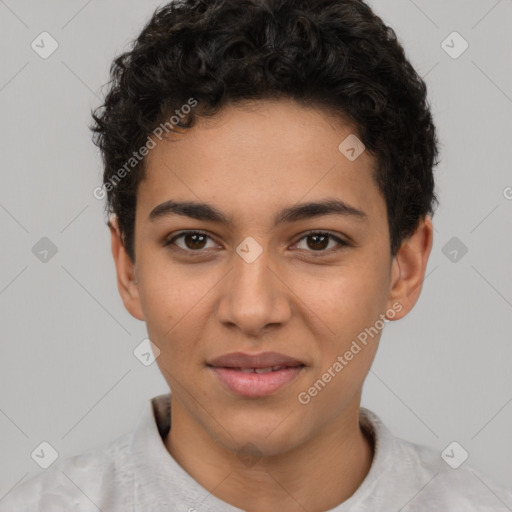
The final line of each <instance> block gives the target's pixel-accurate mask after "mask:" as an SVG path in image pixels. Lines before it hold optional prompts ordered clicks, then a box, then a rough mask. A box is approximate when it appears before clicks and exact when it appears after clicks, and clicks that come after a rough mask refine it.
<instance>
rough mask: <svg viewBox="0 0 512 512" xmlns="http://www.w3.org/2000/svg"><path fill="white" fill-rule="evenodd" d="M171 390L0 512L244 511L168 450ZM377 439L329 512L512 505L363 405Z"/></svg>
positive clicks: (510, 496) (23, 488)
mask: <svg viewBox="0 0 512 512" xmlns="http://www.w3.org/2000/svg"><path fill="white" fill-rule="evenodd" d="M169 399H170V394H165V395H159V396H157V397H154V398H153V399H151V400H148V402H147V404H146V407H145V409H144V412H143V414H142V415H141V417H140V419H139V420H138V422H137V425H136V427H135V429H134V431H133V432H130V433H127V434H124V435H123V436H120V437H118V438H117V439H116V440H114V441H112V442H111V443H108V444H106V445H103V446H101V447H99V448H95V449H92V450H89V451H87V452H84V453H82V454H80V455H75V456H72V457H69V458H67V459H64V460H61V461H58V460H57V461H56V462H55V463H54V464H53V465H52V466H50V467H49V468H48V469H46V470H45V471H44V472H43V473H41V474H38V475H37V476H35V477H34V478H32V479H31V480H29V481H27V482H24V483H22V484H20V485H19V486H17V487H16V488H14V489H13V490H11V491H10V492H9V493H8V494H7V495H6V496H5V497H4V498H3V499H1V500H0V512H36V511H38V512H57V511H59V512H62V511H65V512H75V511H76V512H98V511H102V512H130V511H137V512H169V511H180V512H195V511H196V512H241V509H239V508H235V507H233V506H231V505H228V504H227V503H226V502H224V501H222V500H220V499H218V498H217V497H215V496H214V495H213V494H211V493H210V492H208V491H207V490H206V489H205V488H203V487H202V486H201V485H200V484H199V483H198V482H196V481H195V480H194V479H193V478H192V477H191V476H190V475H189V474H188V473H187V472H186V471H185V470H184V469H183V468H182V467H181V466H180V465H179V464H178V463H177V462H176V461H175V460H174V458H173V457H172V456H171V455H170V454H169V452H168V451H167V449H166V447H165V445H164V442H163V439H164V438H165V436H166V434H167V432H168V431H169V428H170V400H169ZM360 424H361V427H362V428H364V429H365V431H366V432H368V433H369V434H370V435H371V436H372V437H373V439H374V448H375V454H374V458H373V461H372V465H371V468H370V471H369V473H368V475H367V476H366V478H365V479H364V481H363V482H362V484H361V485H360V486H359V488H358V489H357V491H356V492H355V493H354V494H353V495H352V496H351V497H350V498H349V499H348V500H346V501H345V502H343V503H342V504H340V505H338V506H337V507H335V508H333V509H331V511H330V512H348V511H350V512H363V511H364V512H379V511H383V512H391V511H393V512H398V511H402V512H412V511H417V512H423V511H429V512H430V511H436V512H459V511H460V512H472V511H475V512H476V511H478V512H486V511H489V512H491V511H492V512H500V511H503V512H506V511H508V512H510V511H512V492H510V491H508V490H505V489H502V488H498V487H497V486H496V485H494V484H493V483H492V482H491V481H489V479H487V478H485V477H484V476H483V475H481V474H480V473H479V472H478V471H474V470H473V469H471V468H470V467H468V466H467V464H466V463H464V464H463V465H461V466H460V467H459V468H458V469H452V468H451V467H450V466H449V465H448V464H447V463H446V462H445V461H444V460H443V459H442V458H441V455H440V454H439V453H438V452H436V451H435V450H432V449H430V448H427V447H423V446H419V445H415V444H412V443H409V442H407V441H403V440H401V439H398V438H395V437H393V435H392V434H391V433H390V431H389V430H388V429H387V428H386V427H385V426H384V425H383V424H382V422H381V421H380V420H379V418H378V417H377V416H376V415H375V414H374V413H372V412H371V411H369V410H368V409H365V408H361V410H360Z"/></svg>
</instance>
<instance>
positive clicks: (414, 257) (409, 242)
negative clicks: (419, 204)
mask: <svg viewBox="0 0 512 512" xmlns="http://www.w3.org/2000/svg"><path fill="white" fill-rule="evenodd" d="M433 231H434V229H433V226H432V220H431V218H430V217H429V216H428V215H427V216H425V218H424V219H422V220H421V221H420V223H419V225H418V227H417V229H416V231H415V232H414V233H413V234H412V235H411V236H410V237H409V238H407V239H406V240H404V241H403V243H402V246H401V247H400V249H399V250H398V252H397V254H396V256H395V258H394V259H393V261H392V264H391V288H390V293H389V298H388V307H389V308H392V307H393V304H395V305H396V304H400V305H401V308H400V310H399V312H397V314H396V315H395V316H394V317H393V318H390V320H398V319H399V318H403V317H404V316H405V315H406V314H407V313H409V311H411V309H412V308H413V307H414V305H415V304H416V302H417V301H418V298H419V296H420V293H421V289H422V285H423V280H424V279H425V270H426V268H427V263H428V258H429V256H430V251H431V249H432V242H433ZM395 309H397V308H395Z"/></svg>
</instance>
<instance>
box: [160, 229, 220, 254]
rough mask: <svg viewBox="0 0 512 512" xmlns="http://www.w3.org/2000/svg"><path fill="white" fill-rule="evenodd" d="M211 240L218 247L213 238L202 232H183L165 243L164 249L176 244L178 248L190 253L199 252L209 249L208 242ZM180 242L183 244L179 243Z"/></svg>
mask: <svg viewBox="0 0 512 512" xmlns="http://www.w3.org/2000/svg"><path fill="white" fill-rule="evenodd" d="M208 239H210V241H211V242H212V244H213V245H212V246H210V247H216V244H215V243H214V242H213V240H212V239H211V237H210V236H209V235H207V234H206V233H203V232H202V231H182V232H181V233H178V234H177V235H176V236H174V237H172V238H171V239H169V240H166V241H165V242H164V247H167V246H169V245H172V244H175V245H176V246H177V247H179V248H180V249H182V250H184V251H188V252H199V251H201V250H202V249H208V248H209V247H208V246H207V240H208ZM178 240H180V241H181V243H177V241H178Z"/></svg>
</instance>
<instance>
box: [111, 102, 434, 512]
mask: <svg viewBox="0 0 512 512" xmlns="http://www.w3.org/2000/svg"><path fill="white" fill-rule="evenodd" d="M351 133H356V132H355V130H354V129H353V128H352V127H351V126H350V125H349V124H347V123H345V122H344V121H343V120H341V119H340V118H338V117H336V118H335V117H332V116H329V115H326V113H325V112H322V111H320V110H315V109H312V108H306V107H303V106H301V105H299V104H297V103H295V102H293V101H290V100H272V101H270V100H265V101H262V100H259V101H257V102H253V103H252V104H251V105H248V106H245V107H241V106H238V107H235V106H228V107H225V108H224V109H223V110H222V111H221V112H220V113H219V114H217V115H216V116H215V117H214V118H211V119H209V120H205V119H200V120H198V123H197V124H196V125H195V126H194V127H193V128H192V129H190V130H189V131H187V132H185V133H183V134H179V135H174V136H173V139H172V140H163V141H157V145H156V147H155V148H154V149H153V150H152V151H151V152H150V154H149V155H148V156H147V160H146V165H147V167H146V168H147V176H146V179H145V180H144V181H143V182H141V184H140V186H139V189H138V192H137V210H136V228H135V254H136V264H134V263H133V262H132V261H131V260H130V258H129V257H128V255H127V253H126V251H125V248H124V247H123V244H122V242H121V238H120V234H119V231H118V228H117V224H116V222H115V219H114V220H113V222H112V223H111V224H110V229H111V235H112V253H113V256H114V261H115V264H116V270H117V281H118V288H119V292H120V294H121V297H122V299H123V302H124V304H125V307H126V309H127V310H128V311H129V312H130V313H131V314H132V315H133V316H134V317H135V318H137V319H139V320H142V321H145V322H146V324H147V329H148V335H149V337H150V339H151V340H152V341H153V343H154V344H155V345H156V346H157V347H158V348H159V350H160V356H159V357H158V359H157V363H158V365H159V368H160V370H161V371H162V374H163V376H164V378H165V379H166V381H167V383H168V384H169V387H170V389H171V392H172V402H171V410H172V413H171V414H172V417H171V422H172V428H171V431H170V433H169V435H168V436H167V438H166V439H165V445H166V447H167V449H168V451H169V453H170V454H172V456H173V457H174V458H175V459H176V460H177V462H178V463H179V464H180V465H181V466H182V467H183V468H184V469H185V470H186V471H187V472H188V473H189V474H190V475H192V476H193V477H194V478H195V479H196V481H197V482H199V483H200V484H201V485H202V486H203V487H205V488H206V489H208V490H209V491H210V492H212V494H214V495H215V496H217V497H219V498H220V499H222V500H224V501H226V502H228V503H230V504H232V505H234V506H236V507H239V508H241V509H244V510H247V511H266V512H269V511H270V512H272V511H276V512H278V511H279V512H283V511H296V510H297V511H298V510H301V511H303V510H308V511H311V512H313V511H322V510H327V509H329V508H332V507H335V506H336V505H338V504H339V503H341V502H343V501H345V500H346V499H348V498H349V497H350V496H351V495H352V494H353V493H354V492H355V491H356V490H357V488H358V487H359V486H360V484H361V483H362V481H363V480H364V478H365V477H366V475H367V473H368V471H369V469H370V466H371V461H372V457H373V447H372V443H371V440H369V439H367V437H366V436H365V435H364V433H363V432H362V431H361V429H360V427H359V421H358V417H359V416H358V415H359V406H360V399H361V391H362V386H363V382H364V380H365V378H366V376H367V374H368V372H369V370H370V366H371V364H372V361H373V359H374V356H375V353H376V350H377V346H378V342H379V339H380V334H381V331H379V334H378V335H376V336H375V337H373V338H370V340H369V342H368V344H367V345H366V346H365V347H364V348H363V349H362V350H361V351H360V352H359V353H358V354H357V355H355V356H354V358H353V359H352V360H351V361H349V362H348V364H347V365H346V366H345V367H344V368H343V370H342V371H341V372H339V373H336V376H335V377H334V378H332V379H331V381H330V382H329V383H328V384H327V385H326V386H325V387H324V388H323V389H322V390H321V391H320V392H319V393H318V394H317V395H316V396H315V397H313V398H311V400H310V402H309V403H308V404H306V405H303V404H302V403H300V402H299V401H298V398H297V397H298V394H299V393H300V392H303V391H307V390H308V389H309V388H310V387H311V386H312V384H313V383H314V382H315V381H317V380H318V379H319V378H320V377H321V376H322V374H324V373H325V372H326V371H327V370H328V369H329V367H332V366H333V364H334V362H335V361H336V360H337V357H338V356H339V355H343V354H344V353H345V352H346V351H347V350H348V349H349V347H350V345H351V343H352V341H353V340H355V339H356V338H357V335H358V334H359V333H360V332H362V331H364V329H365V328H368V327H370V326H373V325H375V322H376V320H378V319H379V315H381V314H383V315H387V316H388V317H390V316H392V315H390V314H389V311H390V310H392V309H393V305H395V309H396V308H397V305H399V307H400V308H401V309H400V311H399V312H396V311H394V312H395V315H394V317H393V318H392V319H393V320H397V319H399V318H402V317H403V316H405V315H406V314H407V313H408V312H409V311H410V310H411V309H412V307H413V306H414V304H415V303H416V301H417V299H418V297H419V295H420V291H421V287H422V281H423V279H424V275H425V268H426V265H427V260H428V257H429V254H430V250H431V247H432V231H433V228H432V222H431V219H430V218H429V217H428V216H427V217H425V218H424V219H422V220H421V222H420V223H419V226H418V228H417V230H416V231H415V233H414V234H413V235H412V236H411V237H410V238H408V239H407V240H406V241H404V243H403V244H402V247H401V248H400V250H399V252H398V253H397V255H396V256H395V257H394V258H392V257H391V254H390V248H389V247H390V240H389V231H388V225H387V214H386V204H385V200H384V197H383V196H382V194H381V193H380V191H379V189H378V187H377V185H376V183H375V182H374V179H373V178H372V174H371V172H372V168H373V166H375V160H374V158H373V157H372V156H371V155H370V154H369V152H368V151H365V152H363V153H362V154H361V155H360V156H359V157H358V158H357V159H356V160H355V161H353V162H351V161H349V160H348V159H347V158H346V157H345V156H344V155H343V154H342V153H341V152H340V151H339V150H338V145H339V144H340V143H341V142H342V141H343V140H344V139H345V138H346V137H347V136H348V135H349V134H351ZM326 198H330V199H339V200H342V201H344V202H345V203H347V204H349V205H351V206H353V207H354V208H357V209H359V210H362V211H363V212H364V213H365V214H366V217H365V218H364V219H359V218H355V217H353V216H348V215H345V216H340V215H332V214H330V215H323V216H319V217H313V218H307V219H302V220H299V221H295V222H288V223H284V224H281V225H278V226H274V222H273V219H274V215H276V213H277V212H278V211H280V210H281V209H282V208H284V207H287V206H293V205H296V204H297V203H305V202H310V201H321V200H325V199H326ZM169 199H173V200H175V201H198V202H207V203H209V204H211V205H213V206H215V207H216V208H217V209H219V210H221V211H222V212H223V213H224V214H225V215H226V216H228V217H230V218H231V219H232V224H231V225H229V226H224V225H222V224H218V223H215V222H212V221H203V220H196V219H192V218H189V217H186V216H182V215H169V216H166V217H161V218H159V219H157V220H155V221H153V222H152V221H150V220H149V219H148V216H149V214H150V212H151V211H152V209H153V208H155V207H156V206H158V205H159V204H161V203H163V202H165V201H167V200H169ZM181 230H201V231H204V232H206V234H207V235H209V237H210V238H202V239H199V241H195V240H194V239H193V238H190V237H188V238H187V237H181V239H178V240H176V241H175V242H174V245H170V246H167V247H165V246H164V242H165V240H166V239H170V238H172V236H174V235H176V234H178V233H179V232H180V231H181ZM309 230H315V231H325V230H327V231H330V232H331V233H332V234H334V235H335V236H339V237H340V238H341V239H343V240H346V241H351V243H352V245H351V246H340V245H339V244H338V243H337V242H336V241H335V240H333V239H326V241H325V242H322V243H323V245H322V243H319V242H318V241H315V240H312V239H311V237H309V238H307V237H306V238H304V237H305V234H304V233H305V232H307V231H309ZM248 236H251V237H253V238H254V239H255V240H256V241H257V242H258V244H259V245H260V246H261V248H262V250H263V252H262V254H261V255H260V256H259V257H258V258H257V259H256V260H255V261H253V262H252V263H247V262H246V261H244V260H243V259H242V258H241V257H240V256H239V255H238V254H237V252H236V248H237V247H238V246H239V244H240V243H241V242H242V241H243V240H244V239H245V238H246V237H248ZM315 244H316V245H315ZM180 247H181V251H180V249H179V248H180ZM187 251H188V252H187ZM194 251H195V253H197V252H199V253H200V256H195V257H194V256H193V255H192V256H191V255H190V254H191V253H192V252H194ZM195 253H194V254H195ZM380 318H382V317H380ZM389 319H390V320H391V318H389ZM234 351H242V352H248V353H260V352H266V351H275V352H280V353H283V354H285V355H288V356H291V357H294V358H297V359H300V360H302V361H303V362H304V363H305V364H306V368H305V369H304V370H303V371H302V372H301V373H300V374H299V376H298V377H297V378H296V379H295V380H294V381H292V382H291V383H289V384H287V385H286V386H285V387H284V388H281V389H280V390H278V391H277V392H276V393H275V394H273V395H271V396H267V397H262V398H246V397H245V398H244V397H240V396H236V395H234V394H232V393H231V392H229V391H228V390H226V389H225V388H224V387H223V386H222V385H221V383H220V382H219V381H218V380H217V378H216V377H215V375H213V373H212V372H211V370H210V369H209V368H208V367H207V366H206V361H209V360H211V359H212V358H214V357H217V356H219V355H222V354H226V353H230V352H234ZM198 506H199V504H198Z"/></svg>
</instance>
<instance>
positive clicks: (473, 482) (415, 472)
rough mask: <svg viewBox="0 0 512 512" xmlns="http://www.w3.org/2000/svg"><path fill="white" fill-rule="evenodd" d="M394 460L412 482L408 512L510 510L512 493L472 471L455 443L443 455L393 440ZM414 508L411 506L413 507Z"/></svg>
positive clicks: (430, 449) (425, 447) (400, 440)
mask: <svg viewBox="0 0 512 512" xmlns="http://www.w3.org/2000/svg"><path fill="white" fill-rule="evenodd" d="M396 447H397V455H398V459H397V460H403V470H404V474H409V475H410V479H411V481H412V482H413V484H414V485H413V487H412V490H414V491H415V493H411V510H440V509H441V508H443V509H445V510H465V511H467V512H471V511H477V510H478V511H489V512H490V511H493V512H498V511H507V510H508V511H509V510H510V507H512V491H510V490H508V489H505V488H503V487H500V486H498V485H497V484H496V483H495V482H493V481H492V480H491V479H490V478H489V477H487V476H486V475H484V474H483V473H481V472H480V471H479V470H477V469H475V468H474V467H472V466H471V464H470V463H468V461H467V460H465V459H466V454H467V452H465V451H463V450H464V449H463V448H462V447H461V446H460V445H458V444H456V445H454V446H452V447H449V448H448V449H446V450H445V451H444V452H443V456H442V455H441V453H440V452H438V451H437V450H434V449H432V448H430V447H427V446H422V445H418V444H414V443H411V442H409V441H405V440H402V439H396ZM413 505H414V506H413Z"/></svg>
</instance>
